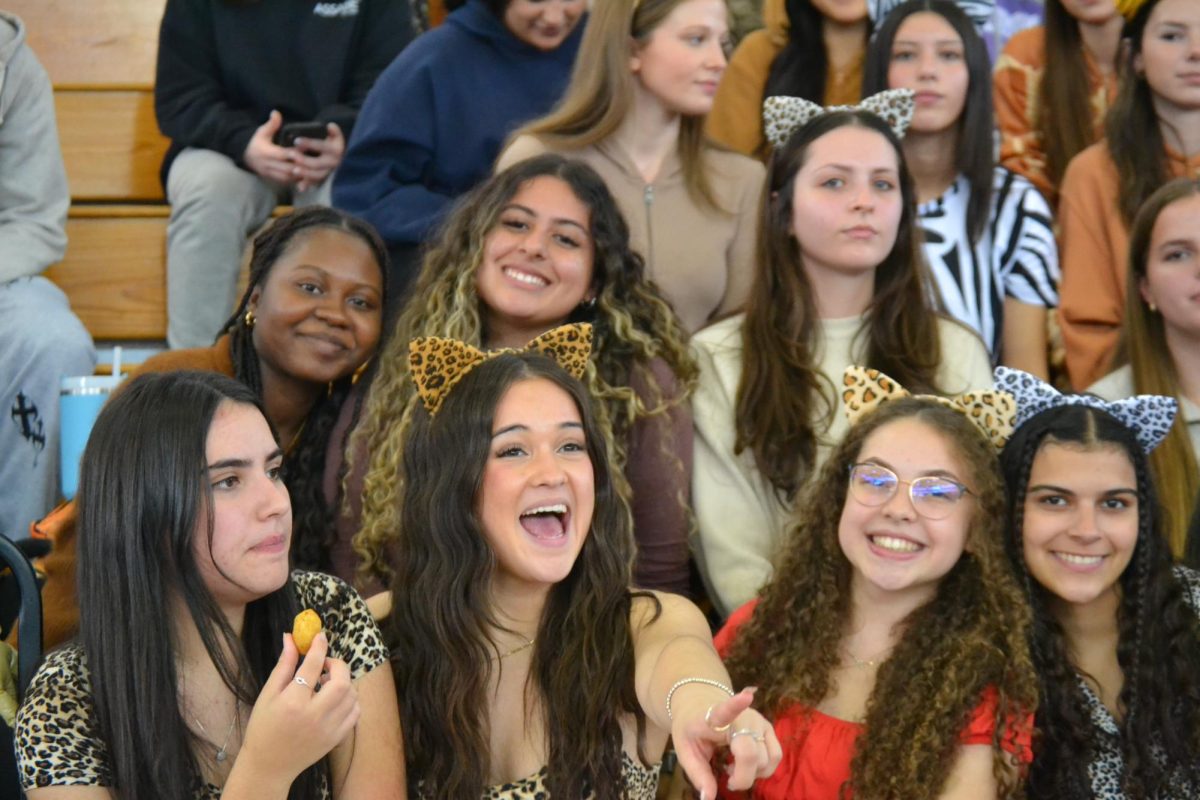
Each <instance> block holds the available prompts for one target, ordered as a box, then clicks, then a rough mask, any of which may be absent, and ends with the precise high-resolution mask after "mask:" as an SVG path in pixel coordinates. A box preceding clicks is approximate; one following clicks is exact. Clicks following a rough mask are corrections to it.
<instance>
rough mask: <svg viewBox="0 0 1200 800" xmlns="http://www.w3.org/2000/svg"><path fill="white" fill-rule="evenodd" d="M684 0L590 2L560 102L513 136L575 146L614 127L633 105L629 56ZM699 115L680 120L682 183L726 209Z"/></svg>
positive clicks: (695, 196)
mask: <svg viewBox="0 0 1200 800" xmlns="http://www.w3.org/2000/svg"><path fill="white" fill-rule="evenodd" d="M682 2H684V0H604V1H603V2H600V3H594V4H593V6H592V10H591V12H590V17H589V18H588V22H587V29H586V30H585V31H584V32H583V41H582V42H581V43H580V45H579V55H577V56H576V57H575V69H574V70H573V71H572V73H571V82H570V84H568V86H567V90H566V93H565V94H564V95H563V98H562V100H561V101H560V102H559V104H558V106H556V107H555V109H554V110H553V111H551V112H550V113H549V114H548V115H546V116H545V117H542V118H541V119H538V120H534V121H533V122H531V123H529V124H528V125H526V126H524V127H523V128H521V129H520V130H518V131H517V132H516V133H514V134H513V135H512V137H511V139H515V138H517V137H518V136H522V135H525V134H529V135H531V136H535V137H537V138H538V139H541V140H542V141H544V142H546V143H547V144H550V145H552V146H555V147H562V148H565V149H568V150H570V149H578V148H583V147H588V146H589V145H594V144H597V143H598V142H601V141H603V140H605V139H607V138H608V137H609V136H611V135H612V134H614V133H616V131H617V129H618V128H619V127H621V123H622V122H624V121H625V119H626V118H627V117H628V116H629V115H630V114H631V113H632V111H633V98H634V81H635V78H634V76H633V73H632V72H631V71H630V69H629V62H630V59H632V58H633V57H634V56H635V55H636V54H637V49H636V48H637V47H638V46H641V45H644V44H645V43H646V41H647V40H648V39H649V38H650V35H651V34H652V33H654V29H655V28H657V27H658V26H659V25H661V24H662V21H663V20H664V19H666V18H667V15H668V14H670V13H671V12H672V11H674V10H675V7H676V6H678V5H680V4H681V3H682ZM704 120H705V118H704V117H702V116H699V117H697V116H685V117H682V118H681V119H680V120H679V140H678V144H677V146H678V151H679V161H680V165H681V167H682V168H683V180H684V185H686V186H687V190H688V194H689V195H690V196H691V197H692V200H693V201H694V202H695V203H696V204H697V205H699V206H700V207H702V208H710V209H713V210H716V211H722V210H725V209H723V207H722V206H721V198H719V197H717V194H716V191H715V190H714V189H713V186H712V182H711V181H710V180H709V176H708V169H709V164H708V162H707V161H706V159H705V158H704V153H705V150H707V149H709V148H715V147H718V145H716V144H714V143H713V142H711V141H709V139H708V138H707V137H706V136H705V135H704ZM511 139H510V141H511Z"/></svg>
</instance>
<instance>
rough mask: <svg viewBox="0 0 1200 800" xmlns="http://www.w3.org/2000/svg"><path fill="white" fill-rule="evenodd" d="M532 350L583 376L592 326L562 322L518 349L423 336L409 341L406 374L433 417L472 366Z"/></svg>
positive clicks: (589, 353) (589, 347)
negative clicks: (485, 346)
mask: <svg viewBox="0 0 1200 800" xmlns="http://www.w3.org/2000/svg"><path fill="white" fill-rule="evenodd" d="M531 350H533V351H537V352H540V353H542V354H543V355H547V356H550V358H552V359H554V360H555V361H556V362H557V363H558V365H559V366H560V367H562V368H563V369H564V370H566V371H567V372H569V373H571V375H573V376H574V377H575V378H577V379H578V378H582V377H583V373H584V370H585V369H587V363H588V358H589V356H591V353H592V326H591V325H589V324H588V323H586V322H579V323H574V324H571V325H562V326H560V327H558V328H554V329H553V330H549V331H546V332H545V333H543V334H542V335H541V336H539V337H537V338H536V339H534V340H533V341H532V342H530V343H529V344H527V345H525V347H524V349H521V350H518V349H515V348H504V349H502V350H488V351H483V350H480V349H478V348H476V347H473V346H471V345H469V344H467V343H466V342H460V341H459V340H457V339H443V338H442V337H440V336H422V337H421V338H419V339H413V340H412V341H411V342H409V343H408V366H409V374H410V375H412V379H413V383H415V384H416V385H417V394H419V395H420V396H421V402H423V403H424V404H425V410H426V411H428V412H429V416H431V417H432V416H435V415H437V412H438V410H439V409H441V407H442V403H443V402H445V400H446V395H448V394H450V390H452V389H453V388H454V387H455V386H457V385H458V382H459V381H461V380H462V379H463V377H464V376H465V375H466V374H467V373H469V372H470V371H471V370H473V369H475V367H477V366H479V365H480V364H482V363H483V362H485V361H487V360H488V359H489V358H495V357H496V356H498V355H503V354H504V353H521V352H528V351H531Z"/></svg>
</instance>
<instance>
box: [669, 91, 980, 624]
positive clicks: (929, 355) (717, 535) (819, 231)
mask: <svg viewBox="0 0 1200 800" xmlns="http://www.w3.org/2000/svg"><path fill="white" fill-rule="evenodd" d="M876 100H877V101H878V102H876V101H866V102H871V104H872V106H873V107H874V108H876V109H877V110H879V111H880V112H881V113H887V114H889V116H890V118H891V119H892V120H893V121H894V122H895V124H896V125H897V126H898V127H901V123H902V122H905V121H906V120H907V114H908V113H910V112H911V106H908V105H907V102H906V101H905V100H904V99H903V93H900V92H897V93H895V94H890V95H889V96H887V97H881V98H876ZM775 102H776V99H775V98H772V100H770V101H768V104H770V105H773V104H774V103H775ZM779 102H780V103H781V106H780V108H781V109H782V111H781V112H780V113H779V115H778V119H775V118H773V119H772V121H771V123H770V127H771V128H772V129H773V130H774V131H775V132H776V133H777V134H778V137H779V139H778V140H779V142H780V145H779V146H778V147H777V149H776V150H775V152H774V154H773V156H772V158H771V167H770V172H769V175H768V185H767V189H766V191H765V193H764V197H763V212H762V214H763V222H762V235H761V239H760V243H759V259H758V274H757V275H756V276H755V283H754V288H753V291H752V293H751V297H750V302H749V304H748V306H747V309H746V312H745V313H744V314H740V315H738V316H734V317H730V318H729V319H726V320H724V321H722V322H719V323H717V324H715V325H712V326H711V327H709V328H707V329H705V330H704V331H702V332H700V333H699V334H697V335H696V336H695V337H693V339H692V342H693V346H694V349H695V351H696V357H697V360H698V361H699V362H700V382H699V385H698V387H697V389H696V395H695V397H694V398H693V401H692V413H693V419H694V421H695V426H696V451H695V459H696V465H695V470H694V473H693V479H692V497H693V502H694V503H695V508H696V518H697V522H698V525H699V534H700V549H699V551H698V553H697V556H698V558H699V560H700V561H701V570H702V572H703V573H704V575H705V577H706V580H707V582H708V588H709V594H710V596H711V597H712V598H713V600H714V601H715V603H716V605H717V608H718V610H719V611H720V612H721V613H722V614H728V613H729V612H731V611H733V610H734V609H735V608H737V607H738V606H740V605H742V604H743V603H745V602H746V601H747V600H749V599H750V598H752V597H753V596H754V595H755V593H756V592H757V591H758V589H759V587H761V586H762V585H763V584H764V583H766V581H767V579H768V578H769V577H770V572H771V566H770V563H771V562H770V559H771V556H772V554H773V553H774V551H775V550H776V548H777V547H778V546H779V544H780V543H781V541H782V537H783V534H784V530H785V526H786V522H787V517H788V515H789V514H790V513H791V511H792V509H793V508H794V507H795V502H796V497H797V495H798V493H799V491H800V489H801V488H802V487H803V486H804V484H806V483H807V482H808V481H809V480H811V478H812V476H813V475H815V474H816V472H817V470H818V469H819V468H820V465H821V462H823V461H824V459H825V457H826V455H827V454H828V452H829V450H830V448H831V447H832V446H833V444H834V443H836V442H837V441H839V440H840V438H841V436H842V435H843V433H844V432H845V430H846V423H845V419H844V418H842V416H841V415H840V414H839V413H837V407H836V401H837V397H838V394H839V392H840V384H841V380H842V370H844V369H845V367H846V365H847V364H853V363H863V364H865V365H867V366H870V367H873V368H876V369H881V370H883V371H885V372H887V373H888V374H889V375H892V376H893V377H895V378H896V380H898V381H900V382H901V383H903V384H904V385H905V386H910V387H912V388H913V389H914V390H916V391H921V392H926V393H933V392H953V391H961V390H963V389H965V388H967V387H968V386H972V385H983V384H985V383H987V382H988V378H989V376H990V359H989V358H988V354H987V350H986V349H985V348H984V346H983V343H982V342H981V341H980V340H979V338H978V337H977V336H976V335H975V334H974V333H972V332H971V331H970V330H968V329H967V328H965V327H964V326H962V325H960V324H959V323H957V322H955V321H953V320H951V319H949V318H947V317H944V316H942V315H941V314H940V313H939V312H938V311H937V309H936V307H935V301H934V297H935V289H934V287H933V286H932V284H931V282H930V279H929V273H928V267H927V266H926V264H925V259H924V256H923V255H922V251H921V244H920V235H919V233H918V231H917V228H916V219H915V217H916V208H915V205H914V202H913V201H914V190H913V185H912V178H911V177H910V176H909V173H908V170H907V168H906V167H905V162H904V153H903V150H902V149H901V145H900V140H899V138H898V136H897V133H896V132H895V131H894V130H893V129H892V128H891V127H889V125H888V123H886V122H885V121H884V120H883V119H882V118H881V117H880V116H878V115H877V113H875V112H872V111H867V110H865V109H861V108H860V109H858V110H853V111H832V112H824V111H822V110H821V109H820V108H819V107H815V106H807V105H804V104H803V103H804V101H800V103H799V104H796V103H794V102H793V101H790V100H787V101H779ZM805 114H808V115H809V116H811V117H812V118H811V119H809V120H808V121H807V122H804V123H803V124H801V125H800V127H799V128H798V129H797V130H795V132H794V133H790V135H787V134H788V133H789V132H790V128H789V127H788V125H789V123H788V122H786V121H787V120H793V121H802V120H804V119H805V116H804V115H805ZM780 121H783V122H782V125H781V124H780Z"/></svg>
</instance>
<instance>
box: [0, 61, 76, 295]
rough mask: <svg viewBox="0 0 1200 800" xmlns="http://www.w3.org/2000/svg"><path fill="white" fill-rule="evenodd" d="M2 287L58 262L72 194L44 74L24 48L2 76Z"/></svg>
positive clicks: (0, 164)
mask: <svg viewBox="0 0 1200 800" xmlns="http://www.w3.org/2000/svg"><path fill="white" fill-rule="evenodd" d="M0 76H2V77H0V80H2V81H3V84H2V85H0V283H5V282H8V281H11V280H13V279H14V278H21V277H27V276H31V275H37V274H39V273H40V272H42V271H43V270H45V269H46V267H48V266H50V265H51V264H54V263H56V262H57V261H59V260H61V259H62V256H63V252H64V251H65V250H66V246H67V233H66V229H65V224H66V219H67V207H68V206H69V205H70V202H71V197H70V192H69V191H68V190H67V174H66V170H65V168H64V167H63V159H62V150H61V148H60V146H59V143H58V126H57V124H56V121H55V116H54V95H53V90H52V89H51V86H50V78H49V76H48V75H47V74H46V70H45V69H43V68H42V65H41V64H40V63H38V60H37V59H36V58H35V57H34V55H33V53H32V51H30V50H29V48H28V47H26V46H25V45H24V44H20V45H18V46H17V47H16V48H15V52H14V53H13V56H12V58H11V60H10V61H9V62H8V63H7V64H6V65H3V71H2V72H0Z"/></svg>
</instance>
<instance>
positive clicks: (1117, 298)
mask: <svg viewBox="0 0 1200 800" xmlns="http://www.w3.org/2000/svg"><path fill="white" fill-rule="evenodd" d="M1167 155H1168V156H1169V159H1168V162H1169V164H1170V171H1171V177H1173V178H1178V177H1180V176H1183V175H1192V176H1195V175H1196V174H1197V173H1200V154H1197V155H1195V156H1192V158H1191V159H1186V158H1184V157H1183V156H1181V155H1180V154H1179V153H1177V152H1175V151H1173V150H1171V149H1170V148H1167ZM1118 191H1119V180H1118V178H1117V167H1116V164H1114V163H1113V160H1112V157H1111V156H1110V155H1109V153H1108V143H1107V141H1105V140H1103V139H1102V140H1100V141H1099V142H1097V143H1096V144H1094V145H1092V146H1091V147H1089V148H1088V149H1086V150H1084V151H1083V152H1082V153H1080V154H1079V155H1077V156H1075V158H1073V159H1072V160H1071V163H1070V165H1069V166H1068V167H1067V174H1066V175H1065V176H1063V183H1062V196H1061V198H1060V205H1059V209H1058V220H1059V225H1060V226H1061V233H1060V235H1059V253H1060V255H1061V263H1062V283H1061V285H1060V290H1059V297H1060V299H1061V305H1060V307H1059V323H1060V325H1061V327H1062V337H1063V344H1064V346H1065V347H1066V350H1067V375H1068V377H1069V378H1070V379H1071V386H1073V387H1074V388H1075V390H1076V391H1083V390H1084V389H1086V388H1087V387H1089V386H1091V385H1092V384H1093V383H1095V382H1096V381H1098V380H1099V379H1100V378H1102V377H1104V375H1105V373H1106V372H1107V371H1108V368H1109V362H1110V361H1111V360H1112V355H1113V352H1114V351H1115V350H1116V346H1117V339H1118V338H1119V335H1120V332H1121V321H1122V320H1123V319H1124V317H1125V277H1126V272H1127V270H1128V266H1129V231H1128V230H1127V229H1126V227H1125V221H1124V220H1123V219H1122V217H1121V211H1120V208H1119V207H1118V205H1117V193H1118Z"/></svg>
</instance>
